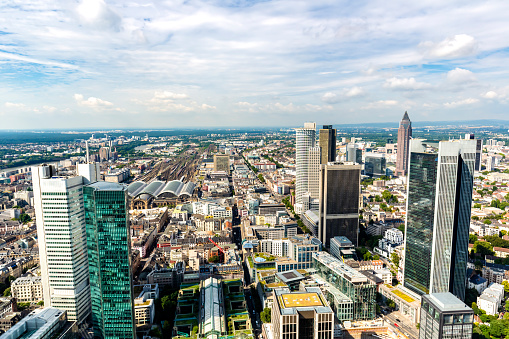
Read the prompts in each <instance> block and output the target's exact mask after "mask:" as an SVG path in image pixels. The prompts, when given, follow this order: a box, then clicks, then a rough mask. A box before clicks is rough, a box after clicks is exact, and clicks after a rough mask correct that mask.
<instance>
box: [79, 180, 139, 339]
mask: <svg viewBox="0 0 509 339" xmlns="http://www.w3.org/2000/svg"><path fill="white" fill-rule="evenodd" d="M84 205H85V222H86V226H87V245H88V261H89V270H90V286H91V288H90V291H91V293H90V296H91V300H92V324H93V326H94V337H96V338H119V339H128V338H129V339H133V338H135V337H136V332H135V329H134V328H135V320H134V301H133V299H134V298H133V287H132V272H131V265H130V261H131V246H130V234H129V218H128V215H127V187H126V186H123V185H120V184H116V183H108V182H97V183H94V184H90V185H87V186H86V187H85V188H84Z"/></svg>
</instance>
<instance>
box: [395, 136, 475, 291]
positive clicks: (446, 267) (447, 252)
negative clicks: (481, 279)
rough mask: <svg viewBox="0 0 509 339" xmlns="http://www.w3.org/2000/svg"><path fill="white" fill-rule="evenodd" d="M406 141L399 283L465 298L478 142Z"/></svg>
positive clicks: (416, 288) (410, 288) (410, 287)
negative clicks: (405, 194) (403, 238)
mask: <svg viewBox="0 0 509 339" xmlns="http://www.w3.org/2000/svg"><path fill="white" fill-rule="evenodd" d="M410 145H411V146H410V156H409V174H408V198H407V221H406V231H405V234H406V244H405V251H406V252H405V263H404V278H403V280H404V283H403V285H404V286H405V287H406V288H408V289H409V290H411V291H413V292H415V293H417V294H419V295H423V294H430V293H446V292H450V293H452V294H453V295H455V296H456V297H457V298H459V299H461V300H464V298H465V280H466V271H467V259H468V238H469V229H470V211H471V208H470V205H471V202H472V190H473V177H474V167H475V159H476V146H477V141H476V140H453V141H441V142H440V143H438V144H437V143H429V142H425V141H424V140H418V139H413V140H411V143H410ZM437 146H438V152H436V147H437ZM430 147H431V148H430ZM432 148H434V150H431V149H432Z"/></svg>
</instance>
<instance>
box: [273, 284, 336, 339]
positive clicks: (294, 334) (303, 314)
mask: <svg viewBox="0 0 509 339" xmlns="http://www.w3.org/2000/svg"><path fill="white" fill-rule="evenodd" d="M273 294H274V296H273V299H274V302H273V304H272V310H271V320H272V321H271V322H272V329H273V336H274V339H332V338H333V331H334V312H333V311H332V309H331V308H330V307H329V304H328V302H327V300H326V299H325V297H324V295H323V294H322V292H321V291H320V288H318V287H307V288H306V290H305V291H303V292H290V290H289V289H287V288H281V289H275V290H274V291H273Z"/></svg>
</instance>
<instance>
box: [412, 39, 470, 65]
mask: <svg viewBox="0 0 509 339" xmlns="http://www.w3.org/2000/svg"><path fill="white" fill-rule="evenodd" d="M419 46H420V47H421V48H424V49H425V53H426V55H428V56H430V57H433V58H442V59H450V58H460V57H465V56H469V55H472V54H474V53H475V52H476V51H477V48H478V45H477V41H476V40H475V38H474V37H472V36H470V35H467V34H458V35H455V36H453V37H448V38H446V39H445V40H443V41H440V42H439V43H433V42H431V41H426V42H423V43H421V44H420V45H419Z"/></svg>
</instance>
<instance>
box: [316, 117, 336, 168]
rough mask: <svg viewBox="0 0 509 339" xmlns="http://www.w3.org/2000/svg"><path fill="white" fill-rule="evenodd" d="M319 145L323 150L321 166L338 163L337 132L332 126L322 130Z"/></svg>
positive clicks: (324, 127)
mask: <svg viewBox="0 0 509 339" xmlns="http://www.w3.org/2000/svg"><path fill="white" fill-rule="evenodd" d="M318 145H319V146H320V149H321V156H320V164H327V163H328V162H334V161H336V130H335V129H334V128H332V125H323V128H322V129H320V134H319V139H318Z"/></svg>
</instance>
